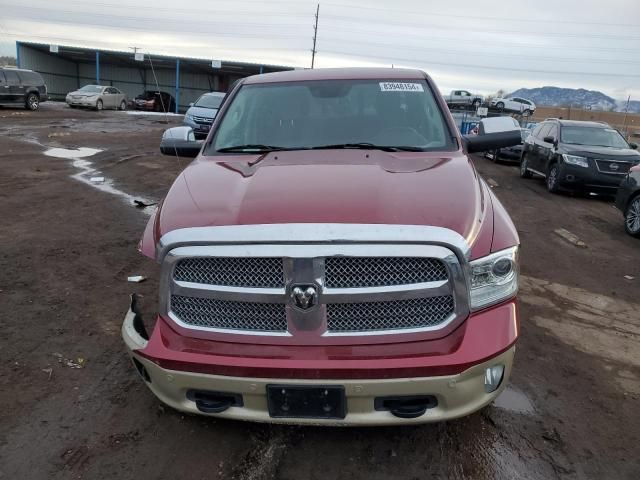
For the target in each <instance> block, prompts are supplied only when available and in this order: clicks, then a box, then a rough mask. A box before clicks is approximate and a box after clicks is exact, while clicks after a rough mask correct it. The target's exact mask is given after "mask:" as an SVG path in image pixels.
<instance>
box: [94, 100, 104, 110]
mask: <svg viewBox="0 0 640 480" xmlns="http://www.w3.org/2000/svg"><path fill="white" fill-rule="evenodd" d="M103 106H104V105H103V103H102V100H98V101H97V102H96V110H102V107H103Z"/></svg>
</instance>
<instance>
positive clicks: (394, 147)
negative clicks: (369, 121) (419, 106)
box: [309, 142, 424, 152]
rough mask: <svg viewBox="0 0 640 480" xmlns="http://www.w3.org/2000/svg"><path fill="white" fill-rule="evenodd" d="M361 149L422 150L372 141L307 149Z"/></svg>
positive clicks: (388, 150) (420, 149) (386, 150)
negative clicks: (378, 143) (377, 143)
mask: <svg viewBox="0 0 640 480" xmlns="http://www.w3.org/2000/svg"><path fill="white" fill-rule="evenodd" d="M348 148H353V149H361V150H382V151H383V152H424V149H422V148H420V147H412V146H397V145H376V144H374V143H367V142H360V143H336V144H335V145H319V146H317V147H310V148H309V150H333V149H336V150H338V149H348Z"/></svg>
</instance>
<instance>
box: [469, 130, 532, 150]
mask: <svg viewBox="0 0 640 480" xmlns="http://www.w3.org/2000/svg"><path fill="white" fill-rule="evenodd" d="M462 143H463V145H464V148H465V150H466V151H467V153H477V152H487V151H491V150H495V149H497V148H507V147H513V146H515V145H520V143H522V135H521V134H520V130H511V131H508V132H496V133H485V134H480V135H473V136H466V135H465V136H463V137H462Z"/></svg>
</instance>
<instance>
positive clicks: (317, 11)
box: [311, 4, 320, 69]
mask: <svg viewBox="0 0 640 480" xmlns="http://www.w3.org/2000/svg"><path fill="white" fill-rule="evenodd" d="M319 14H320V4H318V6H317V8H316V23H315V25H314V26H313V50H311V68H312V69H313V65H314V63H315V60H316V40H317V39H318V16H319Z"/></svg>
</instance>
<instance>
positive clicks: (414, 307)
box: [327, 295, 454, 332]
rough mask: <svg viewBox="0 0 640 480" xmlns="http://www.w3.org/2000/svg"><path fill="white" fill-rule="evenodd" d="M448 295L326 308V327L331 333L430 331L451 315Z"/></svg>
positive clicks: (347, 304) (336, 304)
mask: <svg viewBox="0 0 640 480" xmlns="http://www.w3.org/2000/svg"><path fill="white" fill-rule="evenodd" d="M453 310H454V303H453V297H452V296H451V295H444V296H440V297H429V298H417V299H411V300H393V301H387V302H367V303H333V304H328V305H327V327H328V330H329V331H330V332H331V331H333V332H364V331H376V330H397V329H404V328H423V327H433V326H437V325H439V324H440V323H442V322H444V321H445V320H446V319H447V318H448V317H449V315H451V314H452V313H453Z"/></svg>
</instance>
